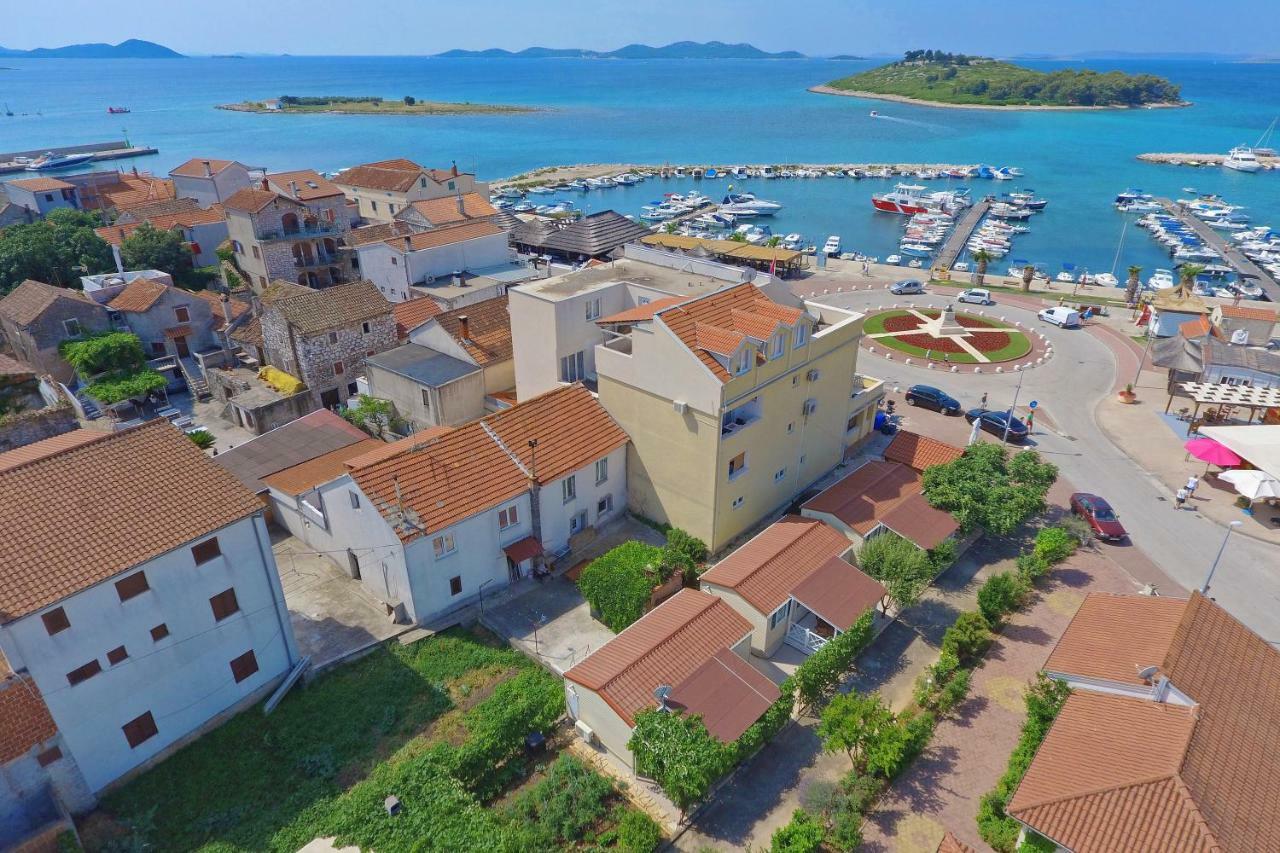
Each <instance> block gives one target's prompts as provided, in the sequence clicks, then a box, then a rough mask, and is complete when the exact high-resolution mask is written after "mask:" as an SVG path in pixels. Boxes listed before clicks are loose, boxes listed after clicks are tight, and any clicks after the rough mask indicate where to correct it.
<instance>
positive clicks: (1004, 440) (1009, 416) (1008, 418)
mask: <svg viewBox="0 0 1280 853" xmlns="http://www.w3.org/2000/svg"><path fill="white" fill-rule="evenodd" d="M1026 375H1027V372H1026V371H1025V370H1022V371H1019V373H1018V387H1017V388H1015V389H1013V405H1012V406H1010V407H1009V411H1008V412H1006V413H1005V418H1004V435H1003V436H1001V437H1000V443H1001V444H1008V443H1009V427H1011V426H1013V413H1014V412H1015V411H1017V408H1018V395H1019V394H1021V393H1022V380H1023V378H1024V377H1025V376H1026ZM1028 432H1030V430H1028Z"/></svg>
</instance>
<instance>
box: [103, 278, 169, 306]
mask: <svg viewBox="0 0 1280 853" xmlns="http://www.w3.org/2000/svg"><path fill="white" fill-rule="evenodd" d="M168 291H169V285H167V284H165V283H164V282H161V281H156V280H155V279H151V278H135V279H134V280H133V281H131V282H129V283H128V284H126V285H125V286H124V290H122V291H120V292H119V293H117V294H116V296H115V298H114V299H112V300H111V301H110V302H109V303H108V305H109V306H110V307H111V309H112V310H114V311H128V312H132V313H142V312H144V311H149V310H150V309H151V306H152V305H155V304H156V302H158V301H159V300H160V297H161V296H164V295H165V294H166V293H167V292H168Z"/></svg>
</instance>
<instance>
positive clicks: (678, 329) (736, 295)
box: [655, 283, 804, 382]
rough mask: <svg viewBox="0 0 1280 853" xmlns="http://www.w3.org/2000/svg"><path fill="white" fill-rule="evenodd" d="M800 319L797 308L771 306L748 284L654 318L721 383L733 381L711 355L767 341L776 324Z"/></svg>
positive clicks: (702, 298)
mask: <svg viewBox="0 0 1280 853" xmlns="http://www.w3.org/2000/svg"><path fill="white" fill-rule="evenodd" d="M802 316H804V312H802V311H800V310H799V309H798V308H792V307H791V306H787V305H781V304H778V303H776V302H773V301H772V300H771V299H769V298H768V297H767V296H765V295H764V291H762V290H760V289H759V288H758V287H756V286H755V285H753V284H750V283H747V284H739V285H735V286H733V287H727V288H724V289H723V290H718V291H716V292H715V293H711V294H708V295H706V296H702V297H699V298H696V299H688V300H685V301H683V302H681V303H680V304H678V305H673V306H670V307H667V308H662V309H660V310H659V311H658V312H657V314H655V317H656V318H657V319H658V320H659V321H660V322H662V323H663V324H665V325H666V326H667V327H668V328H669V329H671V331H672V332H673V333H674V334H675V336H676V337H677V338H679V339H680V341H681V342H682V343H683V344H684V345H685V346H686V347H688V348H689V349H690V350H691V351H692V352H693V353H694V355H696V356H697V357H698V358H699V359H700V360H701V361H702V363H703V364H705V365H706V366H707V368H708V369H710V371H711V372H712V373H713V374H715V376H716V377H717V378H718V379H719V380H720V381H721V382H728V381H729V380H730V379H732V378H733V377H732V376H730V375H729V371H728V370H726V369H725V367H724V365H722V364H721V363H720V362H719V361H718V360H717V359H716V358H715V356H714V355H713V353H715V354H719V355H729V354H731V353H732V352H733V351H734V349H736V348H737V347H738V346H739V345H740V344H741V343H742V341H743V340H744V339H745V338H746V337H747V336H751V337H756V338H757V339H760V338H761V336H762V335H763V337H768V331H771V330H772V329H773V328H774V327H776V325H777V323H779V322H783V323H788V324H793V323H795V322H796V321H798V320H799V319H800V318H801V317H802ZM788 318H791V319H788ZM766 330H768V331H766Z"/></svg>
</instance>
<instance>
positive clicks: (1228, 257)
mask: <svg viewBox="0 0 1280 853" xmlns="http://www.w3.org/2000/svg"><path fill="white" fill-rule="evenodd" d="M1156 201H1157V202H1159V204H1160V206H1161V207H1163V208H1164V209H1165V212H1167V213H1168V214H1169V215H1170V216H1173V217H1176V218H1177V219H1178V220H1179V221H1180V222H1182V224H1184V225H1186V226H1187V227H1188V228H1190V229H1191V230H1193V231H1195V232H1196V235H1197V236H1198V237H1199V238H1200V239H1201V240H1203V241H1204V242H1205V243H1206V244H1207V245H1208V246H1209V247H1210V248H1212V249H1213V250H1214V251H1215V252H1217V253H1218V254H1219V255H1221V256H1222V260H1223V262H1224V263H1226V264H1229V265H1230V266H1231V267H1232V268H1233V269H1235V271H1236V273H1237V274H1238V275H1239V276H1240V277H1241V278H1242V279H1250V280H1253V281H1255V282H1257V283H1258V286H1259V287H1261V288H1262V292H1263V293H1265V294H1266V297H1267V299H1268V300H1270V301H1271V302H1280V284H1277V283H1276V281H1275V279H1273V278H1272V277H1271V276H1270V275H1268V274H1267V272H1266V271H1265V270H1263V269H1262V268H1261V267H1259V266H1258V265H1257V264H1255V263H1254V262H1253V261H1251V260H1249V259H1248V258H1246V257H1245V256H1244V255H1242V254H1241V253H1240V250H1239V249H1237V248H1236V247H1235V246H1234V245H1233V244H1232V243H1231V241H1229V240H1226V239H1224V238H1223V236H1222V234H1221V233H1220V232H1218V231H1215V230H1214V229H1212V228H1210V227H1209V226H1208V224H1206V223H1205V222H1204V220H1202V219H1200V218H1199V217H1196V216H1192V215H1190V214H1189V213H1187V212H1186V211H1185V210H1183V209H1182V206H1181V205H1179V204H1178V203H1177V202H1175V201H1172V200H1171V199H1167V198H1157V199H1156Z"/></svg>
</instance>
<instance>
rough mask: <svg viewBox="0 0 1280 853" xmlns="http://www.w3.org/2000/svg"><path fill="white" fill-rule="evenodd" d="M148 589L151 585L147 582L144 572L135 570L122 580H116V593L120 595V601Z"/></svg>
mask: <svg viewBox="0 0 1280 853" xmlns="http://www.w3.org/2000/svg"><path fill="white" fill-rule="evenodd" d="M149 589H151V586H150V584H148V583H147V573H146V572H135V573H133V574H131V575H129V577H127V578H124V579H123V580H118V581H116V594H117V595H119V596H120V600H121V601H128V600H129V599H131V598H133V597H134V596H137V595H142V594H143V593H144V592H146V591H147V590H149Z"/></svg>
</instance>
